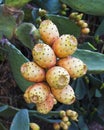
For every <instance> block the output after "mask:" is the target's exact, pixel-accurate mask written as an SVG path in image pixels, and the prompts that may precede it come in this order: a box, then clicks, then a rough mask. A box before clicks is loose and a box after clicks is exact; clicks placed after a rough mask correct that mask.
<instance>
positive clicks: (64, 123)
mask: <svg viewBox="0 0 104 130" xmlns="http://www.w3.org/2000/svg"><path fill="white" fill-rule="evenodd" d="M59 114H60V117H61V118H62V120H61V121H60V122H59V123H54V124H53V128H54V130H60V129H61V128H62V129H63V130H68V128H69V126H70V125H71V122H70V121H69V119H71V120H73V121H78V119H77V118H78V113H77V112H76V111H73V110H70V109H68V110H66V111H64V110H61V111H60V113H59Z"/></svg>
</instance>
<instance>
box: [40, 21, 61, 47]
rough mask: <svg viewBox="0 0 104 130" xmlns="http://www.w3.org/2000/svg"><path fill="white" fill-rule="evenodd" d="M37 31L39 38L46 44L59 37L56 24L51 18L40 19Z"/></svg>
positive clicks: (50, 43)
mask: <svg viewBox="0 0 104 130" xmlns="http://www.w3.org/2000/svg"><path fill="white" fill-rule="evenodd" d="M39 32H40V36H41V39H42V40H43V41H44V42H45V43H46V44H48V45H52V44H53V42H54V41H55V40H56V39H57V38H59V32H58V29H57V26H56V25H55V24H54V23H53V22H52V21H51V20H44V21H42V22H41V24H40V26H39Z"/></svg>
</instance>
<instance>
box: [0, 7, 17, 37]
mask: <svg viewBox="0 0 104 130" xmlns="http://www.w3.org/2000/svg"><path fill="white" fill-rule="evenodd" d="M15 27H16V21H15V19H14V17H12V16H11V15H4V13H3V5H1V6H0V39H1V38H2V37H3V35H4V36H6V37H7V38H8V39H11V38H12V36H13V33H14V30H15Z"/></svg>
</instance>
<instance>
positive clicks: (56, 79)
mask: <svg viewBox="0 0 104 130" xmlns="http://www.w3.org/2000/svg"><path fill="white" fill-rule="evenodd" d="M46 80H47V82H48V84H49V85H50V87H53V88H59V89H60V88H63V87H65V86H66V85H68V84H69V81H70V75H69V74H68V72H67V70H65V69H64V68H63V67H60V66H54V67H52V68H51V69H49V70H48V71H47V72H46Z"/></svg>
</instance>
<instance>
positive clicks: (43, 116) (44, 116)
mask: <svg viewBox="0 0 104 130" xmlns="http://www.w3.org/2000/svg"><path fill="white" fill-rule="evenodd" d="M0 106H1V107H3V106H5V105H4V104H1V103H0ZM20 110H21V109H18V108H16V107H12V106H8V105H7V108H6V109H5V110H4V111H2V112H0V116H1V117H14V116H15V114H16V113H17V112H19V111H20ZM28 112H29V116H30V117H31V116H32V117H33V116H34V117H36V118H39V119H42V120H44V121H46V122H49V123H55V122H59V121H60V119H56V120H55V119H54V120H53V118H52V119H51V117H53V116H58V117H59V113H60V111H51V112H49V113H48V114H40V113H38V112H37V111H36V110H28Z"/></svg>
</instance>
